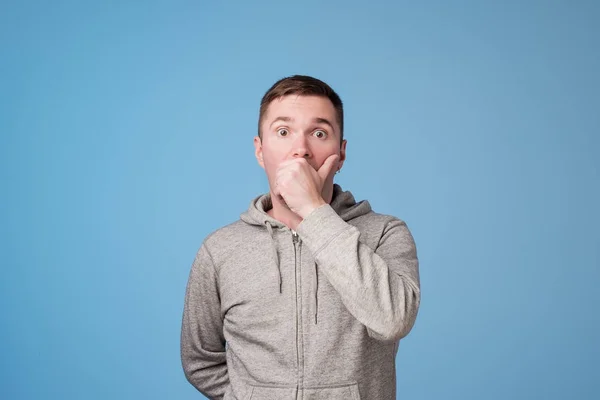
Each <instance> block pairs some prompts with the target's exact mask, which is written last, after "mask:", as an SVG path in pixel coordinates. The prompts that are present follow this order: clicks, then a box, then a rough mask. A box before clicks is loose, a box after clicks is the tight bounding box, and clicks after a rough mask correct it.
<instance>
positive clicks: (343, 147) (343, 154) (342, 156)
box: [338, 139, 348, 169]
mask: <svg viewBox="0 0 600 400" xmlns="http://www.w3.org/2000/svg"><path fill="white" fill-rule="evenodd" d="M346 143H348V142H347V141H346V139H344V140H342V145H341V146H340V159H339V160H338V164H339V165H338V168H339V169H342V166H343V165H344V161H346Z"/></svg>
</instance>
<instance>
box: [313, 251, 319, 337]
mask: <svg viewBox="0 0 600 400" xmlns="http://www.w3.org/2000/svg"><path fill="white" fill-rule="evenodd" d="M314 272H315V297H314V299H313V300H314V306H315V325H316V324H317V316H318V315H319V296H318V294H319V274H318V273H317V272H318V267H317V262H316V261H315V270H314Z"/></svg>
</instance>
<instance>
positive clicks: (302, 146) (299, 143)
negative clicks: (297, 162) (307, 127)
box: [292, 135, 312, 158]
mask: <svg viewBox="0 0 600 400" xmlns="http://www.w3.org/2000/svg"><path fill="white" fill-rule="evenodd" d="M292 156H293V157H294V158H296V157H305V158H311V157H312V154H311V151H310V149H309V146H308V143H307V140H306V137H305V136H304V135H299V137H298V138H297V139H296V140H295V141H294V147H293V149H292Z"/></svg>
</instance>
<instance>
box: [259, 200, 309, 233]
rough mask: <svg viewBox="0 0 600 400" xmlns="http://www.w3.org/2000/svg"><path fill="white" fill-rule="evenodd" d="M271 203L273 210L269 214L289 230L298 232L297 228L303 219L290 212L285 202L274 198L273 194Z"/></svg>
mask: <svg viewBox="0 0 600 400" xmlns="http://www.w3.org/2000/svg"><path fill="white" fill-rule="evenodd" d="M271 202H272V203H273V208H271V209H270V210H268V211H267V214H269V216H271V217H272V218H274V219H276V220H277V221H279V222H281V223H282V224H284V225H285V226H287V227H288V228H290V229H293V230H296V227H297V226H298V225H300V222H302V217H301V216H299V215H298V214H296V213H294V212H293V211H292V210H290V209H289V208H288V207H287V205H286V204H285V203H284V202H283V201H281V200H279V199H278V198H277V197H275V196H273V193H271Z"/></svg>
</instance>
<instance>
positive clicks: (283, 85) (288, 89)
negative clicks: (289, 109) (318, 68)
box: [258, 75, 344, 144]
mask: <svg viewBox="0 0 600 400" xmlns="http://www.w3.org/2000/svg"><path fill="white" fill-rule="evenodd" d="M290 94H297V95H300V96H322V97H327V98H328V99H329V100H330V101H331V103H332V104H333V107H334V108H335V111H336V117H337V123H338V125H339V126H340V144H341V143H342V140H344V105H343V104H342V99H340V96H338V94H337V93H336V92H335V91H334V90H333V89H332V88H331V87H330V86H329V85H328V84H326V83H325V82H323V81H321V80H319V79H317V78H313V77H311V76H306V75H294V76H288V77H287V78H282V79H280V80H278V81H277V82H275V84H274V85H273V86H271V88H270V89H269V90H267V93H265V95H264V96H263V98H262V100H261V101H260V113H259V116H258V136H259V137H260V138H261V140H262V135H261V132H260V125H261V123H262V119H263V117H264V116H265V113H266V112H267V108H268V107H269V104H271V102H272V101H273V100H275V99H278V98H280V97H283V96H287V95H290Z"/></svg>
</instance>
